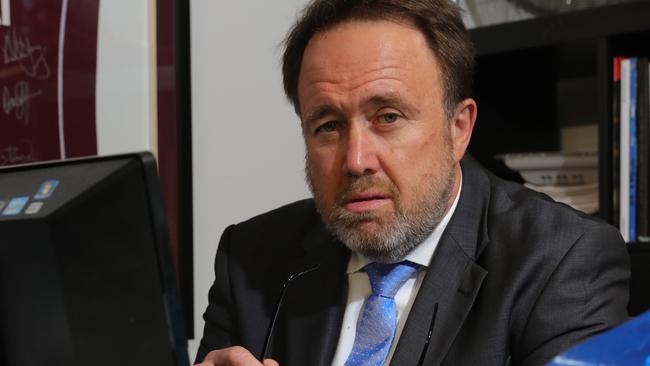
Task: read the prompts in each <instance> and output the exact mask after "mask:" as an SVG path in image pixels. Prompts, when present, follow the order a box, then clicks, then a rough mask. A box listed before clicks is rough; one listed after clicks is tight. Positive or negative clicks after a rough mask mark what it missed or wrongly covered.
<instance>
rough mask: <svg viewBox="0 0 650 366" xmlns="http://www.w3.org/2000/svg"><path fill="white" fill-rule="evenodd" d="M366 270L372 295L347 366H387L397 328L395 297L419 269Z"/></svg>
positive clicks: (400, 265) (409, 265)
mask: <svg viewBox="0 0 650 366" xmlns="http://www.w3.org/2000/svg"><path fill="white" fill-rule="evenodd" d="M364 270H365V271H366V273H367V274H368V278H370V285H371V286H372V293H371V294H370V296H368V298H367V299H366V302H365V303H364V306H363V310H362V312H361V317H359V323H358V324H357V333H356V335H355V336H354V346H353V347H352V352H350V356H348V359H347V360H346V361H345V366H370V365H372V366H381V365H383V364H384V361H385V360H386V356H388V351H389V350H390V345H391V344H392V343H393V338H394V337H395V329H396V328H397V307H396V305H395V294H396V293H397V290H399V289H400V288H401V287H402V285H404V283H405V282H406V280H408V279H409V278H411V277H412V276H413V274H414V273H415V272H416V270H417V265H416V264H414V263H411V262H407V261H404V262H400V263H394V264H385V263H371V264H368V265H367V266H365V267H364Z"/></svg>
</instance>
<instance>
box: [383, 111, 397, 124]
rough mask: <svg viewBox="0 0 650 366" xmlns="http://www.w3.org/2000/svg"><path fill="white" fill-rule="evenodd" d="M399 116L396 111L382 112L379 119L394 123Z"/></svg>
mask: <svg viewBox="0 0 650 366" xmlns="http://www.w3.org/2000/svg"><path fill="white" fill-rule="evenodd" d="M399 118H400V116H399V114H397V113H384V114H382V115H381V121H382V122H386V123H394V122H397V120H398V119H399Z"/></svg>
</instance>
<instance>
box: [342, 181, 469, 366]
mask: <svg viewBox="0 0 650 366" xmlns="http://www.w3.org/2000/svg"><path fill="white" fill-rule="evenodd" d="M460 186H462V176H461V184H460ZM460 186H459V189H458V192H457V193H456V197H455V198H454V203H453V204H452V206H451V208H450V209H449V211H448V212H447V213H446V214H445V216H444V217H443V219H442V221H440V224H439V225H438V226H437V227H436V228H435V229H434V230H433V232H432V233H431V235H429V237H428V238H426V239H425V240H424V241H423V242H422V243H421V244H420V245H418V246H417V247H415V249H413V250H412V251H411V252H410V253H409V254H408V255H407V256H406V258H404V260H408V261H411V262H413V263H417V264H419V265H420V267H419V269H418V272H417V277H416V278H410V279H408V280H407V281H406V283H405V284H404V285H403V286H402V287H401V288H400V289H399V290H398V291H397V294H396V295H395V304H396V305H397V330H396V332H395V338H394V339H393V343H392V344H391V347H390V351H389V352H388V356H387V357H386V361H385V362H384V365H388V364H389V363H390V360H391V359H392V358H393V353H394V352H395V346H396V345H397V341H398V340H399V337H400V335H401V334H402V330H403V329H404V324H405V323H406V318H407V315H408V313H409V311H410V310H411V306H413V301H415V296H416V295H417V293H418V290H419V289H420V285H421V284H422V280H423V279H424V275H425V274H426V272H427V271H426V269H427V268H428V266H429V263H430V262H431V257H433V253H434V252H435V250H436V247H437V246H438V242H439V241H440V237H441V236H442V233H443V232H444V231H445V228H446V227H447V224H448V223H449V220H450V219H451V216H452V215H453V213H454V211H455V210H456V205H457V204H458V198H459V197H460ZM370 262H371V260H369V259H368V258H366V257H364V256H362V255H361V254H359V253H355V252H353V253H352V255H351V256H350V261H349V262H348V268H347V272H346V273H347V276H348V300H347V305H346V307H345V314H344V315H343V324H342V326H341V334H340V336H339V343H338V346H337V347H336V353H335V354H334V359H333V361H332V366H343V365H344V364H345V361H346V360H347V358H348V356H349V355H350V352H352V346H353V345H354V336H355V334H356V331H357V322H358V320H359V316H360V315H361V310H362V308H363V302H364V301H365V299H366V297H368V296H369V295H370V293H371V291H372V290H371V288H370V280H369V279H368V275H367V274H366V272H364V271H363V267H365V266H366V265H367V264H369V263H370Z"/></svg>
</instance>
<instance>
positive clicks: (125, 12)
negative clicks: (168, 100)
mask: <svg viewBox="0 0 650 366" xmlns="http://www.w3.org/2000/svg"><path fill="white" fill-rule="evenodd" d="M149 1H150V0H138V1H133V0H110V1H100V2H99V26H98V32H97V86H96V108H97V109H96V119H97V151H98V153H99V154H100V155H108V154H118V153H125V152H134V151H141V150H151V149H152V146H153V145H155V144H152V141H151V123H150V121H151V113H150V112H151V110H150V108H151V106H152V104H151V102H150V99H149V98H150V97H152V96H154V97H155V93H152V92H151V83H150V79H149V72H150V65H151V61H152V60H151V58H150V51H151V49H150V48H149V47H150V46H149V45H150V42H149V36H150V34H149V25H150V24H149V23H148V21H150V20H151V17H150V16H149V15H150V13H149V12H150V10H149Z"/></svg>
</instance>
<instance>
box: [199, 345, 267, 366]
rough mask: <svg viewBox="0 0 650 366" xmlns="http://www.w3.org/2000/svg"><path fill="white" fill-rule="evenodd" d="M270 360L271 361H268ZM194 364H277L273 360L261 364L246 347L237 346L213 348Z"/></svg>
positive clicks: (239, 365)
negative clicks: (198, 362)
mask: <svg viewBox="0 0 650 366" xmlns="http://www.w3.org/2000/svg"><path fill="white" fill-rule="evenodd" d="M269 362H271V363H269ZM196 366H279V365H278V363H277V362H275V361H273V360H264V364H261V363H260V362H259V361H258V360H257V359H256V358H255V356H253V355H252V354H251V353H250V352H249V351H248V350H247V349H245V348H243V347H239V346H235V347H228V348H224V349H220V350H215V351H212V352H210V353H208V354H207V356H205V359H204V360H203V362H201V363H200V364H198V365H196Z"/></svg>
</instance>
